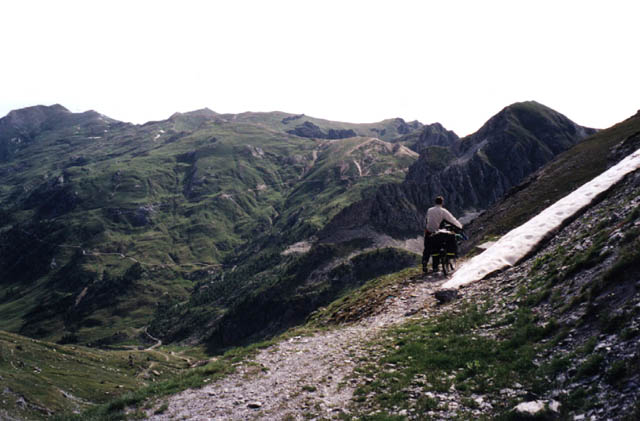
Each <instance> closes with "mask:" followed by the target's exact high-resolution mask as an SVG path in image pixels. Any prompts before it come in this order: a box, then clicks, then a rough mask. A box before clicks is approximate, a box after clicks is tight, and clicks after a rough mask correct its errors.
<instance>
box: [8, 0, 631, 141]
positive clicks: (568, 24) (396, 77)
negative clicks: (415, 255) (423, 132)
mask: <svg viewBox="0 0 640 421" xmlns="http://www.w3.org/2000/svg"><path fill="white" fill-rule="evenodd" d="M638 16H640V2H638V1H637V0H631V1H617V0H609V1H606V2H604V1H590V0H581V1H573V0H554V1H548V0H537V1H513V0H510V1H492V0H484V1H477V0H472V1H457V0H448V1H428V0H422V1H410V0H390V1H376V0H368V1H359V0H340V1H333V0H322V1H315V0H293V1H281V0H268V1H267V0H262V1H248V0H233V1H215V0H209V1H190V0H181V1H162V0H156V1H146V0H127V1H119V0H110V1H102V0H84V1H65V0H57V1H50V0H45V1H37V0H10V1H6V2H3V7H2V15H1V17H0V45H1V46H2V48H1V49H0V51H1V54H2V65H0V116H4V115H6V114H7V113H8V112H9V111H10V110H12V109H18V108H22V107H27V106H32V105H38V104H44V105H51V104H55V103H59V104H62V105H64V106H65V107H67V108H68V109H70V110H71V111H74V112H82V111H86V110H89V109H93V110H96V111H98V112H100V113H102V114H105V115H107V116H109V117H112V118H115V119H117V120H121V121H128V122H132V123H138V124H141V123H144V122H146V121H150V120H162V119H166V118H168V117H169V116H170V115H171V114H173V113H174V112H176V111H179V112H186V111H191V110H195V109H200V108H204V107H208V108H210V109H212V110H214V111H216V112H220V113H239V112H245V111H285V112H290V113H296V114H298V113H304V114H307V115H310V116H314V117H318V118H325V119H329V120H337V121H348V122H353V123H366V122H375V121H380V120H383V119H386V118H393V117H401V118H404V119H405V120H407V121H412V120H419V121H421V122H422V123H427V124H428V123H434V122H440V123H441V124H443V125H444V126H445V127H446V128H447V129H450V130H454V131H455V132H456V133H457V134H458V135H461V136H463V135H466V134H469V133H472V132H474V131H476V130H477V129H479V128H480V127H481V126H482V124H483V123H484V122H486V121H487V120H488V119H489V118H490V117H491V116H492V115H494V114H496V113H497V112H499V111H500V110H501V109H502V108H504V107H505V106H507V105H509V104H512V103H514V102H518V101H527V100H535V101H538V102H540V103H542V104H545V105H547V106H549V107H551V108H553V109H555V110H556V111H559V112H561V113H563V114H565V115H566V116H567V117H569V118H570V119H572V120H573V121H575V122H576V123H578V124H582V125H585V126H590V127H596V128H606V127H609V126H611V125H613V124H615V123H616V122H619V121H621V120H624V119H625V118H627V117H629V116H631V115H633V114H635V113H636V111H637V110H638V109H639V108H640V79H639V78H638V74H639V69H640V54H637V51H638V41H640V36H638V32H637V17H638Z"/></svg>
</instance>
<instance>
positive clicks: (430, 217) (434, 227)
mask: <svg viewBox="0 0 640 421" xmlns="http://www.w3.org/2000/svg"><path fill="white" fill-rule="evenodd" d="M443 221H447V222H448V223H450V224H451V225H453V226H454V227H456V228H459V229H462V224H461V223H460V221H458V220H457V219H456V218H455V217H454V216H453V215H451V212H449V211H448V210H446V209H445V208H444V198H443V197H442V196H438V197H436V199H435V206H433V207H430V208H429V210H427V217H426V221H425V222H426V228H425V230H424V251H423V253H422V271H423V272H424V273H427V264H428V263H429V258H430V257H431V246H432V244H431V240H432V236H433V235H434V234H435V233H436V232H437V231H438V230H439V229H440V224H442V222H443ZM437 269H438V262H436V261H434V262H433V270H434V272H435V271H436V270H437Z"/></svg>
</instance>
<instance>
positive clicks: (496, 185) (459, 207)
mask: <svg viewBox="0 0 640 421" xmlns="http://www.w3.org/2000/svg"><path fill="white" fill-rule="evenodd" d="M437 129H438V128H437V127H432V130H431V131H427V132H423V133H427V134H425V139H426V138H427V137H428V133H434V132H435V133H437V132H438V130H437ZM440 133H441V134H442V132H440ZM593 133H595V130H593V129H589V128H585V127H581V126H578V125H577V124H575V123H573V122H572V121H571V120H569V119H568V118H566V117H565V116H563V115H562V114H560V113H557V112H555V111H553V110H551V109H550V108H547V107H545V106H543V105H541V104H538V103H535V102H525V103H518V104H513V105H511V106H509V107H506V108H505V109H503V110H502V111H501V112H500V113H498V114H497V115H495V116H494V117H493V118H491V119H490V120H489V121H488V122H487V123H486V124H485V125H484V126H483V127H482V128H481V129H480V130H479V131H478V132H476V133H474V134H472V135H470V136H467V137H465V138H463V139H458V140H456V141H454V142H453V143H452V144H450V145H449V146H448V147H445V148H443V147H441V146H434V145H431V146H430V147H426V148H425V149H424V150H423V151H422V154H421V156H420V159H418V161H416V163H415V164H413V165H412V166H411V167H410V169H409V172H408V174H407V177H406V179H405V181H404V183H402V184H401V185H396V186H390V185H387V186H382V187H380V188H378V190H377V191H376V193H375V194H374V195H372V197H370V198H368V199H366V201H365V202H366V203H367V205H362V204H355V205H353V206H351V207H349V208H346V209H344V210H343V211H342V212H340V214H338V215H337V216H336V218H335V219H334V221H332V222H331V224H329V225H328V226H327V227H325V229H324V230H323V234H324V235H331V234H332V233H333V232H334V231H335V230H338V229H345V228H348V229H353V228H355V227H357V226H373V227H375V228H376V229H377V230H379V231H381V232H384V233H388V234H392V235H395V236H401V237H402V236H404V237H411V236H415V235H418V234H419V233H420V232H421V230H422V228H423V227H422V224H423V222H422V221H423V218H424V215H425V213H426V210H427V209H428V208H429V207H430V206H432V202H433V198H434V197H435V196H437V195H443V196H444V197H445V200H446V206H447V208H449V209H450V210H451V211H452V212H453V213H454V214H457V215H461V214H463V213H464V212H465V211H468V210H480V209H486V208H487V207H488V206H489V205H491V204H493V203H495V202H496V201H497V200H498V199H500V198H501V197H502V196H504V195H505V194H506V193H507V192H508V191H509V189H511V188H512V187H514V186H516V185H517V184H518V183H520V182H521V181H522V180H523V179H524V178H525V177H526V176H527V175H529V174H531V173H533V172H534V171H535V170H537V169H538V168H540V167H542V166H543V165H544V164H546V163H547V162H549V161H551V159H553V158H554V157H555V156H556V155H557V154H558V153H560V152H562V151H564V150H566V149H568V148H570V147H571V146H573V145H575V144H576V143H578V142H579V141H581V140H582V139H584V138H585V137H587V136H588V135H590V134H593ZM443 136H444V135H443ZM449 136H450V137H449V139H451V138H452V135H449ZM439 139H440V140H439ZM439 141H442V142H443V143H445V142H447V141H448V140H447V139H446V136H445V137H439V136H436V137H435V138H433V142H435V143H437V142H439ZM439 160H446V161H447V162H448V163H447V165H444V166H440V165H437V164H438V162H439ZM363 210H365V211H364V212H363Z"/></svg>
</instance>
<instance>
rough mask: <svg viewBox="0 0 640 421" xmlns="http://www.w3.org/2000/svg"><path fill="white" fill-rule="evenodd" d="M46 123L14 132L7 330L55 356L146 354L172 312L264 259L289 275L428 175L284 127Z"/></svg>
mask: <svg viewBox="0 0 640 421" xmlns="http://www.w3.org/2000/svg"><path fill="white" fill-rule="evenodd" d="M32 111H33V110H31V109H27V110H18V111H16V112H14V113H13V114H11V118H5V119H2V120H1V121H2V127H3V128H4V130H6V133H10V134H11V136H12V137H7V136H5V137H6V138H7V139H8V140H6V139H5V137H3V138H2V139H0V140H2V141H3V142H5V141H6V142H8V143H7V144H8V145H10V146H11V156H10V159H8V160H6V161H5V162H0V203H1V205H0V319H1V320H2V324H0V328H3V329H6V330H10V331H13V332H21V333H23V334H26V335H29V336H33V337H38V338H43V339H48V340H52V341H60V340H63V338H65V339H64V340H73V341H77V342H78V343H83V344H93V345H101V346H105V345H109V344H115V343H123V342H124V343H129V342H136V341H137V339H136V338H137V335H138V333H139V332H140V330H141V329H142V328H143V327H144V326H145V325H146V324H147V323H148V322H149V320H150V319H151V317H152V315H153V314H154V312H155V311H156V310H157V306H158V305H159V304H160V305H165V304H167V303H173V302H176V301H181V300H184V299H186V298H187V297H188V295H189V293H190V292H191V290H192V289H193V287H194V286H195V285H196V284H197V283H198V282H202V281H203V280H208V279H210V278H215V279H217V278H218V277H223V278H224V274H225V272H228V271H231V270H233V269H234V268H236V267H241V266H242V265H244V264H248V265H252V263H251V261H252V259H253V260H255V259H258V260H260V259H261V257H259V256H262V255H269V256H274V257H275V259H276V260H277V261H279V260H280V259H281V257H278V256H279V253H280V252H281V251H283V250H284V249H285V248H286V247H288V246H289V245H291V244H294V243H296V242H298V241H301V240H305V239H308V238H309V237H310V236H312V235H313V234H314V233H315V232H316V231H317V230H318V229H320V228H322V227H323V225H324V224H325V223H326V222H327V221H328V220H329V219H330V218H331V217H332V216H333V215H334V214H335V213H337V212H338V211H339V210H341V209H342V208H343V207H344V206H347V205H349V204H351V203H353V202H354V201H357V200H360V199H361V197H362V195H363V194H364V193H365V192H366V191H368V190H369V189H372V188H374V187H375V186H377V185H379V184H381V183H387V182H397V181H400V180H402V178H403V177H404V173H405V171H406V169H407V168H408V167H409V166H410V164H411V163H412V162H413V161H414V160H415V155H414V154H413V153H412V152H411V151H409V150H407V149H406V148H404V147H402V146H399V145H398V146H392V145H390V144H388V143H386V142H383V141H380V140H372V139H371V138H370V137H355V138H350V139H338V140H322V139H321V140H317V139H311V138H305V137H300V136H295V135H292V134H288V133H286V131H285V130H284V129H285V128H287V127H289V124H290V122H288V123H283V122H282V120H283V119H284V118H286V117H287V116H291V115H286V114H284V113H266V114H253V113H247V114H242V115H239V116H221V115H218V114H216V113H214V112H212V111H210V110H199V111H195V112H192V113H184V114H175V115H173V116H172V117H171V118H170V119H168V120H165V121H159V122H150V123H147V124H144V125H141V126H135V125H131V124H125V123H119V122H115V121H113V120H110V119H108V118H106V117H104V116H101V115H100V114H98V113H85V114H81V115H77V114H73V113H70V112H68V111H66V110H64V108H62V107H59V106H58V107H55V109H54V110H53V111H52V110H50V109H48V108H47V107H40V108H37V109H36V110H35V111H37V112H35V111H34V112H35V114H36V115H37V117H38V120H37V121H32V120H30V119H33V118H34V117H33V114H34V112H32ZM47 113H52V114H51V115H48V114H47ZM42 121H45V122H49V123H47V124H44V123H42ZM314 121H316V122H317V124H318V125H322V129H323V130H329V129H331V128H335V130H337V129H339V127H338V126H339V125H340V124H338V123H335V124H334V123H331V122H326V121H319V120H314ZM51 122H55V123H56V124H53V123H51ZM36 123H37V124H36ZM321 123H322V124H321ZM384 124H386V123H384ZM372 127H373V126H372ZM376 127H378V126H376ZM380 127H382V126H380ZM345 128H346V129H353V130H355V129H356V128H357V129H358V132H361V133H368V132H369V127H368V126H366V127H364V126H363V127H360V126H359V125H349V127H346V126H345ZM391 132H392V131H391V129H389V133H391ZM3 133H4V132H3ZM374 134H375V133H374ZM389 136H390V135H389ZM389 136H387V137H389ZM276 263H277V262H276Z"/></svg>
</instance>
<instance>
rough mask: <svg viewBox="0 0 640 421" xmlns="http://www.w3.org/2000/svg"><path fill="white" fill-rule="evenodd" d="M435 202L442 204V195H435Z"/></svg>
mask: <svg viewBox="0 0 640 421" xmlns="http://www.w3.org/2000/svg"><path fill="white" fill-rule="evenodd" d="M435 202H436V205H442V204H444V197H442V196H438V197H436V200H435Z"/></svg>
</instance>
